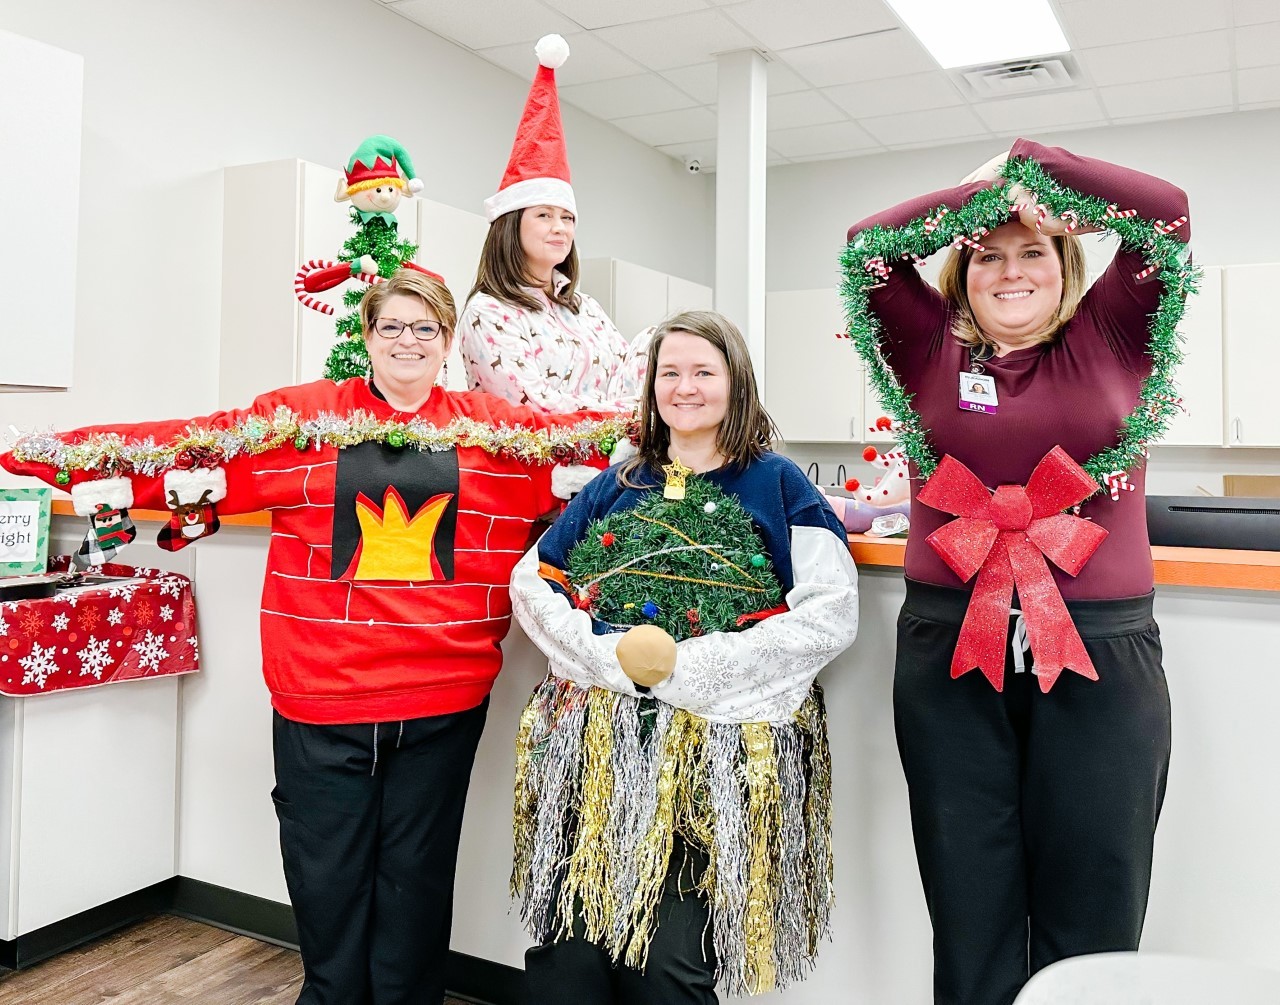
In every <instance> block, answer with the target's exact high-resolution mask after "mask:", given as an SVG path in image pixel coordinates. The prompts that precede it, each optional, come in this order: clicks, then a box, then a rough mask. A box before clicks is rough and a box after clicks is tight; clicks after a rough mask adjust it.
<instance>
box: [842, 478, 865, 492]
mask: <svg viewBox="0 0 1280 1005" xmlns="http://www.w3.org/2000/svg"><path fill="white" fill-rule="evenodd" d="M860 488H862V482H860V481H858V479H856V478H850V479H849V480H848V481H847V482H845V483H844V490H845V491H846V492H857V491H858V489H860Z"/></svg>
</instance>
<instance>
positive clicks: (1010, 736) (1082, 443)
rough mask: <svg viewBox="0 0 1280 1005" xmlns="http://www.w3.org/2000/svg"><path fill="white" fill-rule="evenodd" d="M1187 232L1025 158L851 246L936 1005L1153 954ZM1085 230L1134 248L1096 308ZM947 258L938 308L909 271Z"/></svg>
mask: <svg viewBox="0 0 1280 1005" xmlns="http://www.w3.org/2000/svg"><path fill="white" fill-rule="evenodd" d="M1011 217H1012V218H1013V219H1012V222H1011ZM1187 221H1188V216H1187V198H1186V195H1185V193H1183V192H1182V191H1181V190H1180V189H1178V188H1176V187H1175V186H1173V185H1171V184H1169V183H1168V182H1165V181H1162V180H1160V179H1159V178H1154V177H1152V176H1150V175H1146V174H1142V173H1140V172H1138V171H1133V170H1129V169H1127V168H1122V167H1117V166H1115V165H1112V164H1107V163H1104V162H1102V161H1098V160H1093V159H1091V158H1087V157H1079V156H1076V155H1074V154H1071V153H1068V152H1067V151H1065V150H1061V149H1058V148H1055V147H1045V146H1041V145H1040V144H1038V143H1033V142H1030V141H1028V140H1019V141H1017V143H1015V144H1014V146H1013V148H1012V149H1011V150H1010V151H1009V152H1008V153H1007V154H1002V155H1001V156H999V157H997V158H994V159H993V160H992V161H990V162H989V163H988V164H986V165H984V166H983V167H982V168H980V169H979V170H978V171H977V172H975V173H974V174H973V175H972V176H970V178H968V179H966V180H965V182H964V183H962V184H961V185H959V186H956V187H954V188H950V189H945V190H943V191H939V192H933V193H930V194H928V195H925V196H921V197H920V198H918V199H913V200H911V201H909V202H906V203H903V204H902V205H900V206H896V207H894V208H892V209H889V210H886V211H884V212H883V213H879V214H877V215H875V216H873V217H870V218H869V219H866V220H863V221H861V222H860V223H857V224H855V225H854V226H853V227H852V228H850V230H849V241H850V243H849V246H848V248H847V249H846V251H845V256H844V262H845V266H846V268H847V277H846V280H845V284H844V293H845V297H846V306H847V313H848V319H849V325H850V328H849V334H850V337H851V338H852V339H853V341H854V343H855V345H856V346H857V348H858V350H859V352H860V353H861V354H862V356H863V358H864V359H865V360H866V362H867V365H868V369H869V372H870V375H871V378H872V380H873V381H874V382H875V384H876V387H877V389H878V390H879V392H880V396H881V401H882V403H883V404H884V406H885V408H886V409H887V410H888V411H889V413H890V414H891V415H892V416H893V417H894V418H895V419H897V420H899V421H900V422H901V423H902V429H901V430H900V440H901V444H902V448H903V449H904V451H905V452H906V454H907V456H908V457H909V458H910V460H911V465H912V475H913V480H912V505H911V525H912V526H911V535H910V537H909V538H908V539H907V553H906V575H907V598H906V603H905V605H904V607H903V610H902V615H901V617H900V619H899V622H898V653H897V669H896V672H895V679H894V715H895V724H896V728H897V735H898V745H899V751H900V753H901V756H902V763H903V768H904V771H905V773H906V777H907V783H908V786H909V789H910V798H911V820H912V830H913V832H914V835H915V844H916V855H917V859H918V860H919V865H920V873H921V877H922V879H923V881H924V889H925V898H926V900H927V902H928V905H929V913H930V917H931V918H932V920H933V929H934V994H935V1001H936V1002H937V1003H939V1005H942V1003H946V1005H1006V1003H1008V1002H1011V1001H1013V999H1014V998H1015V997H1016V996H1017V994H1018V991H1019V989H1020V988H1021V987H1022V985H1023V984H1024V983H1025V981H1026V980H1027V978H1028V976H1029V974H1031V973H1035V972H1036V971H1037V970H1039V969H1040V968H1042V967H1044V966H1047V965H1048V964H1050V963H1053V962H1054V961H1055V960H1058V959H1061V958H1063V957H1067V956H1073V955H1077V954H1081V953H1091V952H1099V951H1105V950H1132V949H1136V948H1137V947H1138V939H1139V936H1140V934H1141V931H1142V922H1143V916H1144V914H1145V912H1146V902H1147V890H1148V887H1149V885H1150V877H1151V858H1152V845H1153V839H1154V833H1155V826H1156V820H1157V818H1158V816H1159V812H1160V805H1161V802H1162V799H1163V796H1164V787H1165V777H1166V772H1167V768H1168V759H1169V743H1170V733H1169V718H1170V712H1169V693H1168V689H1167V687H1166V684H1165V678H1164V671H1163V669H1162V666H1161V650H1160V634H1159V630H1158V628H1157V627H1156V624H1155V622H1154V621H1153V620H1152V616H1151V611H1152V586H1153V569H1152V563H1151V550H1150V546H1149V544H1148V541H1147V530H1146V509H1145V499H1144V494H1145V493H1144V474H1145V472H1144V458H1145V454H1146V447H1147V445H1148V444H1149V443H1151V442H1152V441H1153V440H1154V439H1155V438H1157V437H1158V436H1159V435H1160V434H1161V433H1162V432H1163V430H1164V428H1165V426H1166V425H1167V422H1168V420H1169V418H1170V416H1171V415H1172V414H1173V412H1174V409H1175V408H1176V400H1177V397H1176V394H1175V393H1174V390H1173V385H1172V383H1171V371H1172V369H1173V367H1174V365H1175V364H1176V363H1177V361H1178V359H1179V352H1178V345H1177V335H1176V331H1175V326H1176V324H1177V322H1178V320H1179V318H1180V317H1181V314H1182V310H1183V303H1184V300H1185V297H1186V295H1187V294H1188V293H1189V292H1191V291H1192V289H1193V284H1194V278H1195V275H1194V270H1193V269H1192V268H1191V266H1190V265H1189V263H1188V260H1187V258H1188V256H1187V245H1186V242H1187V240H1188V238H1189V236H1190V226H1189V225H1188V222H1187ZM1089 230H1105V231H1111V232H1114V233H1115V234H1116V235H1118V236H1119V238H1120V241H1121V245H1120V249H1119V251H1118V252H1117V253H1116V255H1115V258H1114V260H1113V261H1112V263H1111V265H1110V266H1109V267H1108V269H1107V270H1106V272H1104V273H1103V275H1102V276H1101V277H1100V278H1099V279H1098V281H1097V282H1096V283H1095V284H1094V285H1093V287H1092V288H1091V289H1088V290H1087V292H1086V287H1087V279H1086V275H1085V263H1084V255H1083V251H1082V250H1081V248H1080V246H1079V241H1078V239H1077V238H1076V236H1075V235H1076V234H1077V233H1082V232H1085V231H1089ZM947 246H951V247H952V248H953V250H952V252H951V255H950V258H949V260H948V261H947V263H946V265H945V267H944V269H943V272H942V278H941V292H940V293H939V292H938V291H937V290H934V289H932V288H931V287H930V286H928V285H927V284H926V283H925V282H924V281H923V280H922V279H921V278H920V277H919V276H918V275H917V274H916V270H915V268H914V265H913V262H918V261H920V260H922V259H923V258H924V257H925V256H927V255H930V254H933V253H934V252H936V251H939V250H941V249H942V248H945V247H947ZM939 455H942V456H941V459H939ZM923 479H927V481H924V483H923V485H921V481H922V480H923ZM1046 559H1048V560H1050V561H1051V562H1052V563H1053V566H1050V565H1049V562H1047V561H1046ZM975 576H976V579H975V578H974V577H975ZM1009 639H1013V640H1014V641H1013V644H1012V645H1010V644H1009V641H1008V640H1009ZM1028 639H1029V646H1028V644H1027V643H1026V642H1025V641H1023V642H1021V643H1019V641H1018V640H1028ZM1028 648H1029V649H1030V653H1029V655H1028V654H1027V652H1026V650H1027V649H1028ZM974 669H979V670H980V671H981V673H972V672H970V671H972V670H974ZM1024 670H1029V671H1030V672H1022V671H1024ZM1064 670H1069V671H1071V672H1070V673H1064V672H1063V671H1064ZM953 678H955V679H953Z"/></svg>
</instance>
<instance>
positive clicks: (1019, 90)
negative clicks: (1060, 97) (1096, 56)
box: [952, 56, 1076, 101]
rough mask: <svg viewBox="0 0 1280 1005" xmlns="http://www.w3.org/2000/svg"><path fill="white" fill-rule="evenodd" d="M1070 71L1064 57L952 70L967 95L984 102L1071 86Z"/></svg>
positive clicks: (1071, 76)
mask: <svg viewBox="0 0 1280 1005" xmlns="http://www.w3.org/2000/svg"><path fill="white" fill-rule="evenodd" d="M1074 70H1075V67H1074V66H1073V65H1072V63H1071V61H1070V57H1068V56H1045V57H1043V58H1042V59H1020V60H1011V61H1008V62H1004V63H993V64H991V65H990V66H970V67H968V68H966V69H962V70H953V71H952V72H953V73H954V74H955V76H956V78H957V79H958V80H959V81H960V83H961V84H962V85H963V86H964V88H965V90H966V91H967V92H968V93H969V94H971V95H972V96H973V97H974V98H976V99H978V100H979V101H986V100H990V99H992V98H1017V97H1021V96H1022V95H1025V94H1041V93H1043V92H1045V91H1060V90H1062V89H1063V88H1066V87H1074V86H1075V83H1076V81H1075V74H1074Z"/></svg>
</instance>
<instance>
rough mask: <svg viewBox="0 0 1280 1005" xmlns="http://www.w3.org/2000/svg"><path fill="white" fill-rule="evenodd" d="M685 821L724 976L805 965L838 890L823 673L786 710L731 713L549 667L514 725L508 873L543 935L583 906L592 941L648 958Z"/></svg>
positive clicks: (783, 981)
mask: <svg viewBox="0 0 1280 1005" xmlns="http://www.w3.org/2000/svg"><path fill="white" fill-rule="evenodd" d="M677 836H679V837H680V838H681V839H682V840H683V841H684V842H685V843H687V844H688V845H691V846H693V847H695V848H697V849H700V850H701V851H702V852H704V853H705V854H706V856H707V858H708V860H709V866H708V868H707V869H706V871H705V873H704V874H703V876H702V879H701V882H700V889H701V891H702V893H703V894H705V896H706V898H707V902H708V905H709V907H710V912H711V925H712V936H713V939H714V945H715V949H716V955H717V960H718V968H719V969H718V973H717V978H718V980H719V982H720V984H721V986H722V988H723V990H724V991H725V992H726V993H728V994H731V995H741V994H761V993H764V992H767V991H772V990H774V989H776V988H783V987H786V986H787V985H788V984H791V983H793V982H795V981H798V980H801V979H803V978H804V976H805V974H806V973H807V971H808V970H809V969H810V968H811V967H812V965H813V962H814V958H815V956H816V954H817V947H818V943H819V942H820V941H821V940H822V939H824V938H825V937H826V936H827V933H828V927H829V923H830V917H831V903H832V893H833V890H832V866H831V756H830V750H829V748H828V745H827V720H826V709H825V706H824V704H823V698H822V689H821V688H820V687H819V686H818V685H816V684H815V685H814V687H813V689H812V691H811V692H810V693H809V695H808V697H807V698H806V699H805V701H804V704H803V705H802V706H801V707H800V709H799V710H798V711H797V712H796V713H795V714H794V715H793V716H792V717H791V718H790V719H789V720H787V721H785V722H773V723H763V722H761V723H745V724H734V723H718V722H708V721H707V720H706V719H702V718H700V717H698V716H696V715H694V714H692V713H691V712H687V711H685V710H683V709H677V708H673V707H672V706H670V705H667V704H664V703H663V702H660V701H656V700H655V699H652V698H643V699H640V698H633V697H630V696H628V695H623V694H618V693H616V692H613V691H607V690H602V689H599V688H583V687H580V686H579V685H577V684H574V683H572V682H571V681H566V680H563V679H561V678H559V677H556V676H554V675H550V674H549V675H548V676H547V678H546V679H545V680H544V681H543V682H542V683H541V684H540V685H539V686H538V688H537V689H536V690H535V691H534V692H533V695H532V696H531V697H530V699H529V703H528V705H526V706H525V710H524V713H523V714H522V716H521V718H520V730H519V733H518V735H517V739H516V785H515V867H514V870H513V873H512V877H511V888H512V895H513V896H514V897H515V898H516V899H517V900H518V901H519V902H520V908H521V915H522V917H523V918H524V921H525V924H526V926H527V927H528V929H529V931H530V933H531V934H532V935H533V937H534V938H535V939H537V940H538V941H539V942H543V943H545V942H548V941H553V940H556V939H562V938H567V937H568V936H569V933H570V932H571V931H572V930H573V924H574V915H575V912H576V913H579V914H580V916H581V918H582V921H583V923H584V925H585V929H586V932H585V936H586V938H587V939H588V940H589V941H591V942H593V943H595V944H597V945H599V946H601V947H603V948H604V949H606V950H607V951H608V952H609V954H610V955H611V956H612V957H613V959H614V960H615V961H616V962H618V963H621V964H624V965H626V966H629V967H632V968H635V969H643V968H644V965H645V959H646V956H647V953H648V945H649V940H650V938H651V937H652V935H653V930H654V925H655V924H656V913H657V906H658V903H659V901H660V900H661V898H662V890H663V883H664V881H665V879H666V877H667V872H668V870H669V868H670V867H671V866H672V864H673V863H672V862H671V858H672V854H673V848H674V847H675V846H677V844H678V842H677V841H676V837H677ZM674 864H675V865H679V863H674Z"/></svg>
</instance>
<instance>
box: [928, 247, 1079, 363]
mask: <svg viewBox="0 0 1280 1005" xmlns="http://www.w3.org/2000/svg"><path fill="white" fill-rule="evenodd" d="M1051 240H1052V241H1053V250H1054V251H1056V252H1057V253H1058V261H1059V262H1061V263H1062V299H1061V300H1060V301H1058V309H1057V310H1056V311H1054V312H1053V316H1052V317H1051V318H1049V323H1048V324H1046V325H1045V326H1044V329H1043V330H1041V331H1040V332H1038V333H1036V337H1035V338H1034V340H1033V341H1031V342H1029V343H1028V345H1041V344H1043V343H1045V342H1052V341H1053V340H1054V339H1055V338H1057V337H1058V332H1060V331H1061V330H1062V328H1063V326H1064V325H1066V323H1067V322H1068V321H1070V320H1071V319H1072V318H1073V317H1075V314H1076V310H1077V309H1078V308H1079V307H1080V301H1081V300H1083V299H1084V295H1085V292H1086V290H1088V288H1089V270H1088V266H1087V265H1086V263H1085V257H1084V246H1083V245H1082V244H1081V243H1080V238H1078V237H1076V236H1075V235H1074V234H1057V235H1055V236H1054V237H1052V238H1051ZM972 259H973V249H972V248H970V247H968V246H967V245H966V246H965V247H963V248H955V249H953V250H952V252H951V254H950V255H948V256H947V260H946V261H945V262H943V263H942V271H941V272H940V273H939V274H938V288H939V289H940V290H941V291H942V295H943V296H944V297H946V298H947V300H949V301H950V302H951V306H952V308H954V310H955V316H954V318H953V319H952V322H951V334H952V335H954V336H955V337H956V341H957V342H959V343H960V344H961V345H967V346H990V347H991V348H992V349H995V348H997V343H996V341H995V339H993V338H992V337H991V336H990V335H988V334H987V333H986V332H984V331H983V330H982V329H981V327H979V325H978V321H977V319H976V318H975V317H974V316H973V305H972V304H971V303H970V302H969V262H970V261H972Z"/></svg>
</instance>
